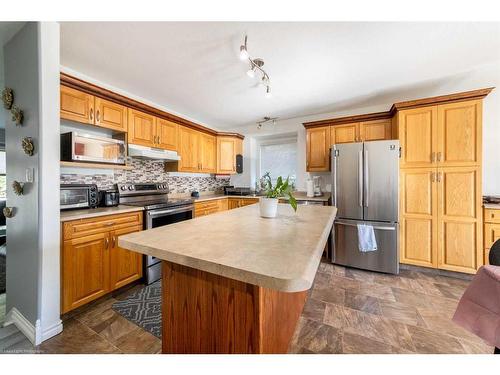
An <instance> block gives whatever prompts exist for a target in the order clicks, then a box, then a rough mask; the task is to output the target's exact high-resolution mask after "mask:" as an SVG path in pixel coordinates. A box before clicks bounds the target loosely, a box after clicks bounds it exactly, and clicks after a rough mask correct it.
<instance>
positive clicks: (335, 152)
mask: <svg viewBox="0 0 500 375" xmlns="http://www.w3.org/2000/svg"><path fill="white" fill-rule="evenodd" d="M337 157H338V153H337V150H334V151H333V165H332V169H333V197H332V198H333V205H334V206H335V207H337Z"/></svg>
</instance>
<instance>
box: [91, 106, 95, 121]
mask: <svg viewBox="0 0 500 375" xmlns="http://www.w3.org/2000/svg"><path fill="white" fill-rule="evenodd" d="M90 121H94V108H90Z"/></svg>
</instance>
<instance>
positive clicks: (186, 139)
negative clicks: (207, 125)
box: [177, 126, 200, 172]
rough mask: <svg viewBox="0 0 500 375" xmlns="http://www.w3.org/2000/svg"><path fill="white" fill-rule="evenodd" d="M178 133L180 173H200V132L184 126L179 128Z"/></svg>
mask: <svg viewBox="0 0 500 375" xmlns="http://www.w3.org/2000/svg"><path fill="white" fill-rule="evenodd" d="M177 132H178V138H177V139H178V141H177V142H178V144H177V148H178V152H179V155H180V157H181V160H179V162H178V170H179V172H199V149H200V146H199V138H200V137H199V132H197V131H196V130H193V129H190V128H186V127H184V126H179V128H178V131H177Z"/></svg>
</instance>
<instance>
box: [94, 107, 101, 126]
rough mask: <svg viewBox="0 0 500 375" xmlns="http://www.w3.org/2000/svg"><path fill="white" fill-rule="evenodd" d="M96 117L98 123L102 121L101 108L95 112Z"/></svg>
mask: <svg viewBox="0 0 500 375" xmlns="http://www.w3.org/2000/svg"><path fill="white" fill-rule="evenodd" d="M95 119H96V121H97V123H98V124H100V123H101V116H100V115H99V110H97V111H96V113H95Z"/></svg>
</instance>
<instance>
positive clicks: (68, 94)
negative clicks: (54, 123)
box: [60, 86, 95, 124]
mask: <svg viewBox="0 0 500 375" xmlns="http://www.w3.org/2000/svg"><path fill="white" fill-rule="evenodd" d="M60 116H61V118H62V119H65V120H71V121H78V122H83V123H86V124H93V123H94V117H95V114H94V96H93V95H89V94H86V93H84V92H82V91H78V90H75V89H72V88H70V87H66V86H61V88H60Z"/></svg>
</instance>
